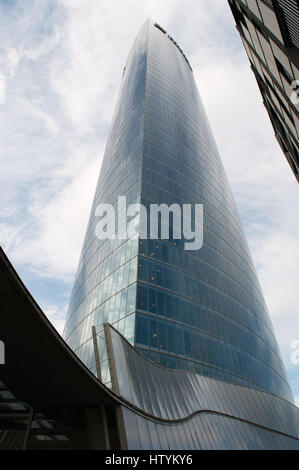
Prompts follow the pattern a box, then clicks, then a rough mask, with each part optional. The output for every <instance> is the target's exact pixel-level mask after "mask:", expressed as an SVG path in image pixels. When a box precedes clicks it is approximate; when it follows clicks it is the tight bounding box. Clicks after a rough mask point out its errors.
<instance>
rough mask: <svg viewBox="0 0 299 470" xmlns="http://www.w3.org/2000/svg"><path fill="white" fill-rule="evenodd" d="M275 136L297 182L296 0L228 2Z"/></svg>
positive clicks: (298, 19)
mask: <svg viewBox="0 0 299 470" xmlns="http://www.w3.org/2000/svg"><path fill="white" fill-rule="evenodd" d="M229 5H230V7H231V10H232V12H233V15H234V18H235V21H236V25H237V29H238V31H239V33H240V36H241V39H242V41H243V44H244V47H245V49H246V52H247V55H248V58H249V60H250V64H251V68H252V70H253V72H254V75H255V77H256V80H257V83H258V86H259V88H260V91H261V94H262V97H263V102H264V105H265V107H266V109H267V111H268V114H269V116H270V119H271V122H272V125H273V128H274V132H275V136H276V138H277V140H278V142H279V144H280V146H281V148H282V150H283V152H284V154H285V156H286V158H287V161H288V162H289V165H290V167H291V168H292V170H293V173H294V175H295V177H296V178H297V181H298V182H299V141H298V139H299V70H298V69H299V4H298V0H229Z"/></svg>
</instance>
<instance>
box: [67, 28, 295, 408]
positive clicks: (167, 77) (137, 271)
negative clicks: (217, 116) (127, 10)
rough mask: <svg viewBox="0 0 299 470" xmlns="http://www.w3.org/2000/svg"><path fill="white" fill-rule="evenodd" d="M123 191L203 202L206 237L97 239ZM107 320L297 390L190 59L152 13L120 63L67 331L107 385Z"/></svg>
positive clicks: (248, 381) (197, 363)
mask: <svg viewBox="0 0 299 470" xmlns="http://www.w3.org/2000/svg"><path fill="white" fill-rule="evenodd" d="M122 195H124V196H126V198H127V204H130V203H133V202H137V203H142V204H143V205H144V206H146V207H149V205H150V204H152V203H154V204H161V203H165V204H167V205H168V206H170V205H171V204H174V203H177V204H179V205H182V204H203V212H204V216H203V217H204V218H203V246H202V248H201V249H200V250H197V251H191V250H190V251H187V250H185V249H184V240H183V239H182V240H180V239H176V238H175V237H174V236H171V237H170V239H169V240H166V239H165V240H164V239H163V240H162V239H156V240H154V239H149V238H148V239H141V238H140V239H136V238H132V239H129V240H117V239H114V240H110V239H107V240H99V239H98V238H97V236H96V233H95V226H96V224H97V221H98V219H97V217H96V208H97V206H98V205H99V204H102V203H111V204H113V205H114V206H115V208H117V200H118V196H122ZM170 228H172V221H170ZM105 323H110V324H111V325H113V326H114V327H115V328H116V329H117V330H118V331H119V332H120V333H121V334H123V335H124V336H125V338H127V339H128V341H129V342H130V343H131V344H132V345H134V346H135V347H136V348H137V350H139V351H140V352H141V353H142V354H143V355H144V356H147V357H148V358H149V359H151V360H152V361H154V362H155V363H158V364H160V365H162V366H165V367H168V368H171V369H177V370H185V371H189V372H196V373H197V374H200V375H203V376H208V377H210V378H214V379H217V380H220V381H224V382H229V383H233V384H239V385H244V386H246V387H249V388H256V389H259V390H262V391H266V392H270V393H272V394H274V395H277V396H279V397H281V398H284V399H286V400H288V401H292V400H293V397H292V393H291V390H290V387H289V384H288V381H287V378H286V372H285V368H284V366H283V363H282V361H281V358H280V352H279V347H278V344H277V341H276V339H275V336H274V333H273V328H272V324H271V320H270V318H269V314H268V312H267V308H266V305H265V301H264V298H263V294H262V292H261V288H260V285H259V282H258V279H257V276H256V272H255V268H254V265H253V262H252V258H251V256H250V253H249V249H248V245H247V242H246V239H245V236H244V232H243V229H242V225H241V222H240V219H239V216H238V213H237V210H236V206H235V203H234V200H233V196H232V193H231V190H230V187H229V183H228V181H227V177H226V175H225V171H224V168H223V165H222V163H221V159H220V156H219V154H218V150H217V147H216V144H215V141H214V138H213V135H212V132H211V130H210V127H209V123H208V121H207V118H206V115H205V111H204V108H203V105H202V103H201V100H200V97H199V94H198V91H197V88H196V84H195V80H194V77H193V72H192V68H191V66H190V64H189V62H188V60H187V58H186V56H185V54H184V52H183V51H182V50H181V48H180V46H179V45H178V44H177V43H176V42H175V41H174V39H173V38H172V37H170V36H169V34H168V33H167V32H166V31H165V30H164V29H163V28H162V27H161V26H159V25H158V24H156V23H154V22H152V21H151V20H148V21H147V22H146V23H145V25H144V26H143V28H142V29H141V31H140V32H139V34H138V36H137V38H136V40H135V42H134V44H133V47H132V49H131V51H130V54H129V57H128V60H127V63H126V66H125V68H124V71H123V78H122V84H121V90H120V94H119V98H118V101H117V105H116V109H115V113H114V117H113V122H112V126H111V130H110V135H109V138H108V142H107V147H106V151H105V155H104V159H103V163H102V168H101V172H100V177H99V182H98V185H97V188H96V193H95V197H94V202H93V206H92V209H91V215H90V220H89V223H88V228H87V232H86V236H85V240H84V244H83V249H82V253H81V258H80V262H79V267H78V271H77V275H76V279H75V283H74V288H73V292H72V296H71V300H70V306H69V310H68V315H67V319H66V324H65V329H64V334H63V336H64V338H65V340H66V341H67V343H68V344H69V345H70V346H71V348H72V349H73V350H74V351H75V352H76V354H77V355H78V356H79V357H80V359H81V360H82V361H83V362H84V363H85V364H86V365H87V366H88V367H89V368H90V369H91V370H92V371H93V372H94V373H95V374H96V373H97V374H98V375H99V374H100V376H101V379H102V381H103V382H104V383H106V384H107V385H108V386H109V385H110V384H111V377H110V371H109V367H108V359H107V351H106V347H105V338H104V326H103V325H104V324H105ZM93 327H94V328H93ZM97 359H99V361H98V365H97ZM99 365H100V368H99Z"/></svg>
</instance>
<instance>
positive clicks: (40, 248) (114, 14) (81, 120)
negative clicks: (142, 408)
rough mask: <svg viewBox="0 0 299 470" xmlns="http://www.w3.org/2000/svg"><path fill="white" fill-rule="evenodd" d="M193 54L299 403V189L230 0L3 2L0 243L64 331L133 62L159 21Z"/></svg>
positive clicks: (0, 8) (0, 27) (0, 31)
mask: <svg viewBox="0 0 299 470" xmlns="http://www.w3.org/2000/svg"><path fill="white" fill-rule="evenodd" d="M149 17H150V18H152V19H153V20H155V21H157V22H158V23H159V24H161V25H162V26H163V27H164V28H165V29H166V30H167V32H168V33H169V34H170V35H171V36H172V37H173V38H174V40H175V41H176V42H177V43H178V44H179V45H180V47H181V48H182V49H183V51H184V53H185V54H186V56H187V58H188V59H189V62H190V63H191V65H192V68H193V71H194V76H195V79H196V82H197V85H198V88H199V92H200V95H201V97H202V100H203V102H204V105H205V108H206V111H207V114H208V117H209V120H210V124H211V127H212V130H213V132H214V135H215V138H216V142H217V144H218V147H219V151H220V154H221V156H222V159H223V163H224V166H225V169H226V172H227V174H228V178H229V181H230V183H231V186H232V190H233V194H234V197H235V199H236V203H237V206H238V210H239V212H240V216H241V220H242V223H243V226H244V229H245V232H246V235H247V238H248V242H249V246H250V249H251V253H252V256H253V259H254V261H255V265H256V268H257V272H258V276H259V280H260V283H261V285H262V288H263V292H264V295H265V299H266V303H267V305H268V309H269V312H270V316H271V319H272V322H273V324H274V329H275V333H276V336H277V339H278V342H279V345H280V348H281V352H282V356H283V360H284V363H285V365H286V367H287V371H288V377H289V380H290V383H291V387H292V389H293V392H294V396H295V397H296V403H297V405H298V406H299V365H294V364H292V363H291V353H292V352H293V350H292V349H291V344H292V342H293V341H295V340H299V315H298V305H299V289H298V277H299V276H298V275H299V251H298V249H297V248H298V240H299V211H298V209H297V208H298V196H299V186H298V184H297V182H296V180H295V178H294V176H293V174H292V172H291V170H290V168H289V166H288V164H287V162H286V160H285V158H284V156H283V154H282V151H281V149H280V147H279V145H278V143H277V142H276V139H275V137H274V132H273V129H272V127H271V123H270V120H269V118H268V115H267V113H266V110H265V109H264V107H263V104H262V98H261V95H260V93H259V90H258V87H257V84H256V82H255V78H254V76H253V73H252V71H251V70H250V66H249V61H248V58H247V56H246V53H245V50H244V48H243V45H242V42H241V40H240V38H239V34H238V33H237V31H236V28H235V25H234V21H233V17H232V14H231V11H230V9H229V7H228V4H227V2H226V1H223V0H200V1H198V0H184V8H182V2H181V1H180V0H163V2H161V0H43V1H40V0H27V1H26V2H24V1H23V0H0V215H1V220H0V243H1V245H2V247H3V248H4V250H5V251H6V253H7V255H8V256H9V258H10V260H11V262H12V263H13V265H14V267H15V268H16V270H17V272H18V273H19V275H20V276H21V278H22V279H23V281H24V283H25V284H26V286H27V288H28V289H29V290H30V292H31V293H32V295H33V296H34V297H35V299H36V300H37V302H38V303H39V305H40V306H41V308H42V309H43V310H44V312H45V313H46V314H47V316H48V317H49V319H50V320H51V321H52V323H53V324H54V325H55V327H56V328H57V329H58V331H60V332H61V331H62V329H63V325H64V318H65V314H66V310H67V307H68V300H69V296H70V293H71V288H72V284H73V281H74V276H75V271H76V268H77V264H78V260H79V256H80V251H81V246H82V242H83V238H84V234H85V230H86V226H87V221H88V217H89V212H90V208H91V203H92V198H93V193H94V190H95V186H96V182H97V177H98V174H99V170H100V166H101V160H102V156H103V153H104V149H105V142H106V139H107V136H108V132H109V125H110V122H111V119H112V114H113V110H114V106H115V103H116V98H117V94H118V91H119V87H120V83H121V77H122V71H123V67H124V64H125V62H126V59H127V55H128V52H129V49H130V47H131V45H132V43H133V40H134V38H135V36H136V34H137V32H138V31H139V29H140V28H141V27H142V25H143V23H144V22H145V21H146V20H147V18H149Z"/></svg>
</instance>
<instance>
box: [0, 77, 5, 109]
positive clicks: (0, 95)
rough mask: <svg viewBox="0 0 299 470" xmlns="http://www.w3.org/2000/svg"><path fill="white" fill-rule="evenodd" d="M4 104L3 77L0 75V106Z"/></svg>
mask: <svg viewBox="0 0 299 470" xmlns="http://www.w3.org/2000/svg"><path fill="white" fill-rule="evenodd" d="M4 103H5V76H4V75H3V74H1V73H0V104H4Z"/></svg>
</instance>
